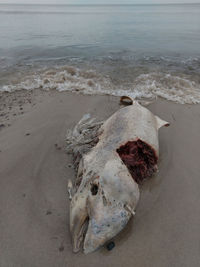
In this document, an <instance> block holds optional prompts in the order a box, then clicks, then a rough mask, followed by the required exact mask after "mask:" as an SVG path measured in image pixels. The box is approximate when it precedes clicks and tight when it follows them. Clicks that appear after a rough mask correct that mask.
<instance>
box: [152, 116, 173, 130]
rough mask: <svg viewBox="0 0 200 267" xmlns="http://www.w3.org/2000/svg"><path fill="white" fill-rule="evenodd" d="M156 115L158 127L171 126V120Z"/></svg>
mask: <svg viewBox="0 0 200 267" xmlns="http://www.w3.org/2000/svg"><path fill="white" fill-rule="evenodd" d="M155 117H156V121H157V128H158V129H160V128H161V127H163V126H165V127H168V126H170V124H169V122H167V121H164V120H162V119H161V118H159V117H158V116H155Z"/></svg>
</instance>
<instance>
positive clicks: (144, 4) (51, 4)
mask: <svg viewBox="0 0 200 267" xmlns="http://www.w3.org/2000/svg"><path fill="white" fill-rule="evenodd" d="M194 4H200V2H193V3H170V2H169V3H152V4H150V3H143V4H139V3H135V4H131V3H130V4H128V3H127V4H106V3H104V4H64V3H63V4H62V3H58V4H56V3H55V4H53V3H0V5H27V6H28V5H40V6H45V5H50V6H146V5H150V6H152V5H155V6H156V5H194Z"/></svg>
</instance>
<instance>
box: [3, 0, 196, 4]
mask: <svg viewBox="0 0 200 267" xmlns="http://www.w3.org/2000/svg"><path fill="white" fill-rule="evenodd" d="M0 3H19V4H20V3H24V4H25V3H27V4H36V3H40V4H47V3H48V4H104V3H106V4H158V3H161V4H164V3H200V0H0Z"/></svg>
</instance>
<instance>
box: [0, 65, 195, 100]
mask: <svg viewBox="0 0 200 267" xmlns="http://www.w3.org/2000/svg"><path fill="white" fill-rule="evenodd" d="M22 89H24V90H34V89H44V90H50V89H55V90H58V91H60V92H62V91H70V92H76V93H81V94H88V95H113V96H122V95H128V96H131V97H132V98H136V99H141V98H146V99H152V98H153V99H154V98H156V97H162V98H164V99H167V100H170V101H173V102H177V103H181V104H185V103H187V104H197V103H200V85H199V84H197V83H196V82H194V81H191V80H190V79H188V78H187V77H185V76H183V77H179V76H175V75H172V74H166V73H162V72H160V73H148V74H140V75H138V76H137V77H136V79H135V80H134V82H132V83H131V84H130V83H129V84H128V85H127V84H123V83H120V84H118V85H115V84H114V83H113V82H112V79H111V78H110V77H109V76H104V75H102V74H100V73H98V72H97V71H94V70H83V69H79V68H75V67H72V66H62V67H55V68H51V69H45V70H41V71H40V73H34V74H31V75H27V76H25V77H23V78H22V79H20V80H18V81H16V80H15V82H13V83H11V84H9V85H4V86H2V87H1V88H0V91H6V92H12V91H15V90H22Z"/></svg>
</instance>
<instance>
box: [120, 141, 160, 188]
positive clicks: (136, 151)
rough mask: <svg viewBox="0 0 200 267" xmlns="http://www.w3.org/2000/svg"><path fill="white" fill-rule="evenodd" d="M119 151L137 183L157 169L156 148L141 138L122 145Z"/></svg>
mask: <svg viewBox="0 0 200 267" xmlns="http://www.w3.org/2000/svg"><path fill="white" fill-rule="evenodd" d="M117 153H118V154H119V156H120V158H121V160H122V161H123V162H124V164H125V165H126V167H127V168H128V170H129V172H130V173H131V175H132V177H133V179H134V180H135V181H136V182H137V183H141V182H142V181H143V180H144V179H146V178H149V177H151V176H152V175H153V173H154V172H155V171H156V170H157V162H158V157H157V156H156V152H155V150H154V149H153V148H152V147H151V146H150V145H148V144H147V143H145V142H143V141H142V140H140V139H138V140H137V141H129V142H127V143H126V144H125V145H122V146H121V147H120V148H118V149H117Z"/></svg>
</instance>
